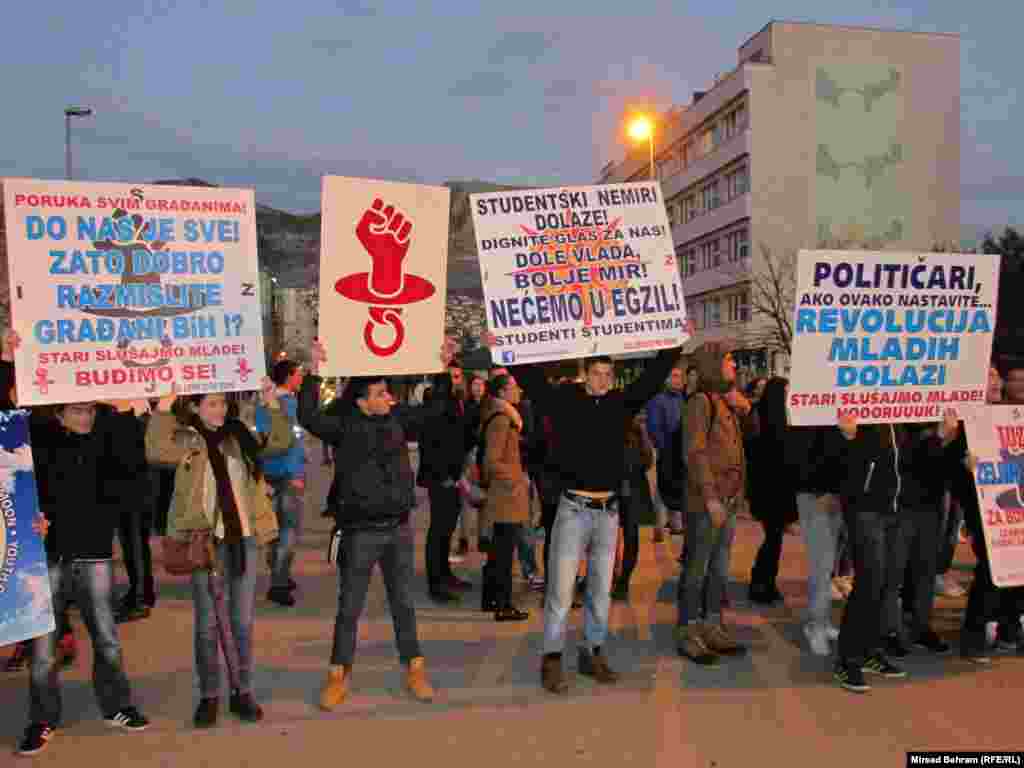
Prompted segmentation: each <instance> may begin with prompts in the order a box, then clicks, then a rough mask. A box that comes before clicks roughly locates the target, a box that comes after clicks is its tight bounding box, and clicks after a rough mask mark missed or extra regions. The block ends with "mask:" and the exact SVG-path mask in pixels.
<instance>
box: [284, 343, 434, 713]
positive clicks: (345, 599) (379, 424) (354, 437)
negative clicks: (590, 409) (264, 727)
mask: <svg viewBox="0 0 1024 768" xmlns="http://www.w3.org/2000/svg"><path fill="white" fill-rule="evenodd" d="M453 356H454V345H453V344H451V343H446V344H445V346H444V348H443V350H442V360H443V362H444V365H445V367H447V366H448V364H449V363H450V362H451V360H452V358H453ZM326 359H327V357H326V354H325V352H324V348H323V346H322V345H321V344H320V342H319V341H314V342H313V349H312V353H311V355H310V360H311V361H312V362H311V364H310V373H311V375H310V376H307V377H306V379H305V380H304V381H303V382H302V389H301V390H300V391H299V423H300V424H301V425H302V426H303V427H305V428H306V429H307V430H309V431H310V432H311V433H312V434H314V435H316V436H317V437H318V438H319V439H321V440H324V441H325V442H328V443H331V444H332V445H334V446H335V452H334V456H335V462H336V463H337V466H338V473H337V475H336V477H337V479H338V484H337V488H336V491H335V492H336V494H337V499H336V502H335V504H334V507H335V509H336V510H337V512H336V518H335V519H336V522H337V525H338V527H339V528H340V529H341V530H342V531H344V536H343V538H342V542H341V548H340V550H339V552H338V580H339V590H338V592H339V594H338V614H337V617H336V619H335V623H334V642H333V646H332V649H331V659H330V666H329V668H328V671H327V679H326V680H325V681H324V684H323V686H322V688H321V690H320V708H321V709H323V710H325V711H331V710H333V709H334V708H335V707H337V706H338V705H340V704H341V703H342V702H343V701H344V700H345V699H346V698H347V697H348V692H349V687H350V685H351V679H352V666H353V662H354V660H355V651H356V636H357V634H358V630H359V618H360V616H362V613H363V608H364V606H365V605H366V594H367V591H368V590H369V587H370V576H371V574H372V573H373V568H374V566H376V565H378V564H379V565H380V569H381V573H382V575H383V577H384V586H385V588H386V589H387V593H388V603H389V605H390V607H391V618H392V622H393V623H394V627H395V640H396V644H397V645H398V655H399V658H400V660H401V663H402V665H403V666H404V667H405V687H406V689H407V690H408V691H409V693H410V694H411V695H412V696H413V698H415V699H417V700H418V701H424V702H426V701H431V700H432V699H433V697H434V688H433V686H431V684H430V681H429V679H428V677H427V670H426V661H425V659H424V658H423V653H422V651H421V650H420V644H419V638H418V636H417V631H416V608H415V605H414V603H413V597H412V582H413V578H414V576H415V554H414V550H413V542H414V540H415V531H414V529H413V527H412V525H410V519H411V516H412V510H413V508H414V507H415V506H416V494H415V489H414V484H415V478H414V475H413V471H412V463H411V461H410V459H409V449H408V446H407V444H406V435H407V434H408V431H409V430H410V429H413V430H414V431H415V430H416V429H417V428H419V427H421V426H422V423H421V422H422V419H423V416H424V409H423V408H407V407H401V406H395V405H394V401H393V400H392V398H391V395H390V393H389V392H388V384H387V379H386V378H385V377H384V376H354V377H352V378H351V379H349V380H348V383H347V384H346V386H345V392H344V394H343V395H342V402H341V404H340V405H339V407H338V409H337V410H335V411H333V412H331V413H328V412H326V411H323V410H321V409H320V408H319V392H320V377H319V375H318V374H319V371H320V366H321V365H322V363H324V362H325V361H326Z"/></svg>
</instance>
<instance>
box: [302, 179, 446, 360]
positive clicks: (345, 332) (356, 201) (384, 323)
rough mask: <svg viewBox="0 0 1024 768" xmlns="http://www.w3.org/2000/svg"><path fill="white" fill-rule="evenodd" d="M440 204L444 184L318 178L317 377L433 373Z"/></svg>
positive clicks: (442, 247)
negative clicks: (320, 350)
mask: <svg viewBox="0 0 1024 768" xmlns="http://www.w3.org/2000/svg"><path fill="white" fill-rule="evenodd" d="M449 204H450V192H449V190H448V189H447V188H445V187H427V186H422V185H418V184H397V183H394V182H387V181H376V180H373V179H350V178H344V177H341V176H324V180H323V224H322V235H321V240H320V331H319V333H320V341H321V342H322V343H323V345H324V348H325V350H326V352H327V364H326V366H324V370H322V371H321V373H322V375H324V376H356V375H369V374H381V375H397V374H411V373H434V372H437V371H440V370H441V347H442V345H443V344H444V308H445V292H446V290H447V262H448V213H449Z"/></svg>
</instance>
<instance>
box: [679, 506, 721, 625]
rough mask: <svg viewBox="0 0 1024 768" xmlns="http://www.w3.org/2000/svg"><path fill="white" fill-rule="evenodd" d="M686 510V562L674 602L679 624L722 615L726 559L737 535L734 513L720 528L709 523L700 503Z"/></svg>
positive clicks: (693, 622) (705, 511)
mask: <svg viewBox="0 0 1024 768" xmlns="http://www.w3.org/2000/svg"><path fill="white" fill-rule="evenodd" d="M697 506H698V507H699V508H698V509H696V510H694V509H689V508H688V509H687V510H686V562H685V564H684V565H683V573H682V574H681V575H680V577H679V588H678V591H677V595H676V602H677V603H678V606H679V626H685V625H687V624H696V623H697V622H699V621H701V619H703V620H704V621H707V622H711V623H716V622H720V621H721V619H722V595H723V594H724V593H725V588H726V586H727V585H728V584H729V561H730V559H731V557H732V542H733V539H734V538H735V537H736V513H735V511H732V512H730V513H729V515H728V517H727V518H726V520H725V523H724V524H723V525H722V527H721V528H715V527H714V526H713V525H712V524H711V515H709V514H708V512H707V510H706V509H705V508H704V505H703V504H700V505H697Z"/></svg>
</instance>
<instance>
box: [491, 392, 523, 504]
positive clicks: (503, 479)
mask: <svg viewBox="0 0 1024 768" xmlns="http://www.w3.org/2000/svg"><path fill="white" fill-rule="evenodd" d="M501 409H502V401H500V400H498V399H497V398H493V397H491V398H488V399H487V400H486V401H485V402H484V405H483V409H482V411H481V413H480V420H481V424H486V425H487V433H486V434H485V435H484V445H486V451H485V453H484V463H483V474H484V477H483V485H484V486H485V487H486V488H487V501H486V502H485V503H484V516H485V517H486V519H487V520H488V521H489V522H490V523H525V522H527V521H529V519H530V481H529V478H527V476H526V472H525V471H524V470H523V459H522V454H521V453H520V440H519V438H520V430H519V428H518V427H517V426H516V425H515V424H514V423H513V422H512V419H511V418H509V417H508V416H506V415H505V414H504V413H502V412H501ZM495 414H496V415H495ZM492 416H494V418H491V417H492Z"/></svg>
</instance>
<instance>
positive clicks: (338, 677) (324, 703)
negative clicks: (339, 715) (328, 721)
mask: <svg viewBox="0 0 1024 768" xmlns="http://www.w3.org/2000/svg"><path fill="white" fill-rule="evenodd" d="M351 674H352V668H351V667H343V666H332V667H331V668H330V669H329V670H327V681H326V682H325V683H324V687H323V688H321V689H320V709H322V710H324V711H325V712H330V711H331V710H333V709H334V708H335V707H336V706H338V705H339V704H341V702H343V701H344V700H345V699H346V698H347V697H348V681H349V677H350V676H351Z"/></svg>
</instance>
